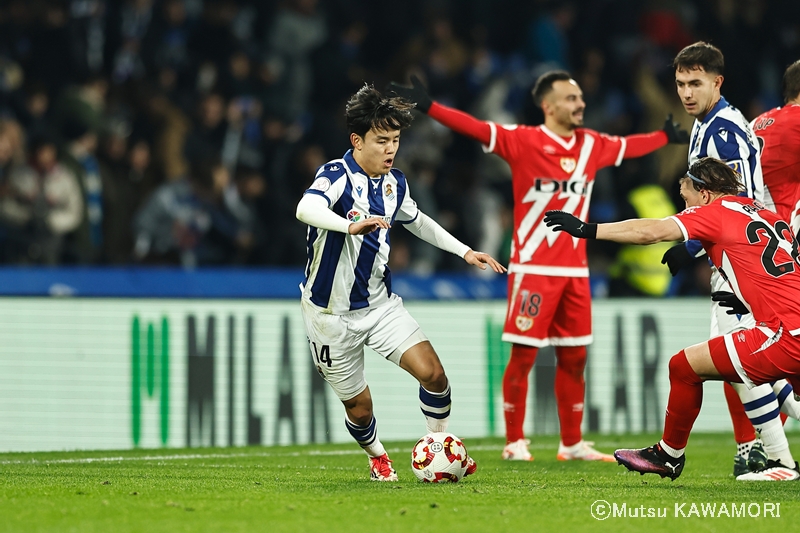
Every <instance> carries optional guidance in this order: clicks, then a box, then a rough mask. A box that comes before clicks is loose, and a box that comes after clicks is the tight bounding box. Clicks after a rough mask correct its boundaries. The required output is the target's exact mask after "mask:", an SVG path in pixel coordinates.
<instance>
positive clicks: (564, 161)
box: [561, 157, 576, 174]
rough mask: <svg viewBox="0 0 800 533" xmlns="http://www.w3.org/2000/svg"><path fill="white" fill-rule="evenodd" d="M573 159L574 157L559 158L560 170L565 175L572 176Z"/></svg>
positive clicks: (573, 168)
mask: <svg viewBox="0 0 800 533" xmlns="http://www.w3.org/2000/svg"><path fill="white" fill-rule="evenodd" d="M575 164H576V163H575V158H574V157H562V158H561V168H562V169H564V172H566V173H567V174H572V172H573V171H574V170H575Z"/></svg>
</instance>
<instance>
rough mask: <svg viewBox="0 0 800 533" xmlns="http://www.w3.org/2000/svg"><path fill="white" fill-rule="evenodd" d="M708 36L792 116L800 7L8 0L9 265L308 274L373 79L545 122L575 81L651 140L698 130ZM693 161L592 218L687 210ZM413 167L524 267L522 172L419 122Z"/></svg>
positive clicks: (661, 167) (610, 255) (614, 284)
mask: <svg viewBox="0 0 800 533" xmlns="http://www.w3.org/2000/svg"><path fill="white" fill-rule="evenodd" d="M700 39H703V40H709V41H711V42H712V43H713V44H715V45H716V46H718V47H719V48H720V49H721V50H722V51H723V53H724V54H725V59H726V72H725V82H724V85H723V90H722V93H723V95H724V96H725V97H726V98H727V99H728V100H729V101H730V102H731V103H732V104H733V105H735V106H737V107H739V108H740V109H741V110H742V112H743V113H744V114H745V116H747V117H748V118H749V119H752V118H754V117H755V116H756V115H757V114H759V113H760V112H762V111H764V110H766V109H768V108H771V107H774V106H777V105H780V104H781V102H780V100H779V95H780V78H781V75H782V73H783V70H784V68H785V67H786V66H787V65H788V64H789V63H791V62H792V61H794V60H797V59H798V58H800V2H790V1H788V0H786V1H783V2H777V1H772V2H770V1H764V0H762V1H758V0H669V1H666V0H594V1H583V2H578V1H575V2H570V1H567V0H562V1H558V2H551V1H544V0H538V1H536V0H527V1H523V0H492V1H489V0H408V1H404V2H399V3H398V2H370V1H367V0H285V1H280V2H279V1H269V0H116V1H110V0H107V1H106V0H5V1H4V2H2V3H0V262H1V263H3V264H45V265H64V264H100V265H124V264H151V265H152V264H157V265H182V266H184V267H187V268H193V267H202V266H204V265H234V264H235V265H274V266H301V265H303V264H304V262H305V259H306V251H305V227H304V226H303V225H302V224H300V223H299V222H297V221H296V219H295V216H294V210H295V206H296V204H297V201H298V200H299V198H300V196H301V195H302V193H303V191H304V190H305V188H306V187H307V186H308V184H310V183H311V181H312V178H313V175H314V172H315V170H316V169H317V167H318V166H319V165H321V164H323V163H324V162H326V161H327V160H329V159H333V158H337V157H341V155H342V154H343V153H344V152H345V151H346V150H347V149H348V148H349V137H348V134H347V131H346V128H345V126H344V116H343V115H344V104H345V102H346V100H347V98H348V97H349V96H350V95H351V94H352V93H354V92H355V91H356V90H358V88H359V87H361V86H362V85H363V84H364V83H365V82H369V83H373V84H374V85H375V86H376V87H378V88H379V89H382V88H383V87H384V86H385V85H386V83H388V82H389V81H392V80H394V81H406V80H407V79H408V76H409V75H410V74H418V75H419V76H420V77H421V78H422V79H423V80H424V81H425V83H426V84H427V85H428V87H429V89H430V92H431V94H432V96H433V97H434V98H435V99H437V100H439V101H441V102H443V103H446V104H448V105H452V106H454V107H457V108H459V109H463V110H465V111H468V112H470V113H472V114H474V115H475V116H477V117H479V118H482V119H486V120H493V121H496V122H499V123H531V124H536V123H539V122H541V120H542V117H541V112H540V111H538V110H537V109H536V107H535V106H534V105H533V102H532V101H531V98H530V89H531V87H532V85H533V82H534V81H535V79H536V77H537V76H538V75H539V74H541V73H542V72H544V71H546V70H549V69H552V68H564V69H567V70H569V71H570V72H572V73H573V75H574V77H575V79H576V80H577V81H578V82H579V84H580V85H581V87H582V89H583V92H584V98H585V100H586V103H587V110H586V114H585V120H586V124H585V125H586V126H587V127H589V128H593V129H596V130H599V131H603V132H608V133H612V134H619V135H624V134H630V133H635V132H645V131H652V130H655V129H659V128H661V127H662V126H663V123H664V119H665V118H666V116H667V115H668V114H669V113H672V114H673V115H674V116H675V118H676V119H677V120H678V121H680V122H681V123H682V124H683V126H684V127H686V128H689V127H690V126H691V120H690V119H689V118H688V117H687V116H686V115H685V113H684V111H683V108H682V106H681V105H680V102H679V100H678V97H677V95H676V93H675V90H674V72H673V70H672V68H671V61H672V58H673V57H674V55H675V54H676V53H677V52H678V51H679V50H680V49H681V48H682V47H684V46H685V45H687V44H690V43H692V42H694V41H696V40H700ZM685 165H686V147H682V146H673V145H670V146H668V147H667V148H664V149H662V150H659V151H658V152H657V153H655V154H653V155H651V156H648V157H645V158H642V159H636V160H629V161H626V162H625V163H624V164H623V165H622V166H620V167H619V168H612V169H606V170H604V171H602V172H600V173H599V174H598V177H597V183H596V185H595V188H594V192H593V195H594V196H593V200H592V210H591V213H590V217H591V219H592V220H594V221H597V222H603V221H612V220H619V219H621V218H627V217H629V216H635V215H637V214H638V215H642V214H643V213H642V212H641V209H639V208H638V207H637V202H636V201H634V199H635V195H636V193H637V192H641V191H642V190H645V191H650V192H648V193H647V194H649V195H650V196H648V197H650V198H656V201H657V202H661V207H662V210H663V209H668V210H672V211H673V212H674V211H677V210H679V209H680V208H681V207H682V205H681V203H680V198H679V197H678V195H677V186H676V180H677V178H678V177H679V176H680V175H681V174H682V173H683V171H685ZM396 166H397V167H398V168H400V169H402V170H404V171H405V172H406V174H407V175H408V176H409V180H410V190H411V193H412V196H413V197H414V198H415V199H416V200H417V202H418V203H419V205H420V208H421V209H422V210H423V211H425V212H426V213H428V214H429V215H431V216H432V217H433V218H434V219H436V220H438V221H439V222H440V223H441V224H442V225H443V226H444V227H445V228H447V229H448V230H449V231H451V232H452V233H453V234H454V235H456V236H457V237H458V238H459V239H461V240H462V241H464V242H466V243H468V244H470V245H471V246H472V247H473V248H475V249H480V250H483V251H486V252H490V253H492V254H494V255H495V256H497V257H500V258H503V261H504V262H506V261H507V258H508V246H509V242H510V240H509V234H510V231H511V223H512V217H511V208H512V200H511V187H510V181H509V171H508V167H507V166H506V164H505V163H504V162H503V161H502V160H500V159H499V158H497V157H495V156H487V155H484V154H483V153H482V151H481V148H480V146H479V145H478V143H476V142H474V141H471V140H468V139H465V138H461V137H459V136H457V135H454V134H453V133H451V132H449V130H447V129H445V128H443V127H442V126H439V125H437V124H436V123H434V122H433V121H431V120H429V119H427V117H425V116H423V115H418V116H417V120H415V123H414V125H413V126H412V128H411V129H410V130H409V131H407V132H405V133H404V134H403V138H402V143H401V149H400V154H399V157H398V159H397V161H396ZM643 187H644V189H643ZM653 187H655V188H656V189H653ZM653 190H658V191H661V192H660V194H661V196H659V195H658V194H656V195H655V196H653V195H652V191H653ZM592 244H593V246H591V247H590V266H591V269H592V275H593V278H594V279H597V280H600V283H598V284H595V285H596V286H595V288H594V290H595V293H596V295H597V296H603V295H605V294H611V295H618V294H647V293H649V292H652V291H649V290H646V289H645V290H643V288H642V287H636V286H631V284H630V283H629V282H628V280H627V276H626V271H627V270H628V269H629V267H630V265H627V264H626V261H635V260H636V259H635V258H629V257H627V255H626V253H625V250H624V249H620V248H619V247H617V246H615V245H612V244H602V245H600V244H598V243H592ZM392 245H393V253H392V259H391V260H392V265H391V268H392V270H394V271H410V272H415V273H420V274H427V273H431V272H438V271H452V270H458V269H461V268H463V262H462V261H459V260H458V258H455V257H451V256H449V255H447V254H444V253H441V252H439V251H438V250H436V249H434V248H432V247H430V246H429V245H426V244H424V243H421V242H418V241H417V240H416V239H413V238H409V236H408V235H407V234H405V233H404V230H402V229H395V230H394V231H393V234H392ZM661 268H662V269H664V267H661ZM700 270H701V269H698V271H700ZM705 270H708V269H707V268H706V269H705ZM705 287H707V284H706V283H704V282H700V281H697V280H693V279H686V280H684V281H683V282H681V283H672V284H671V285H670V288H669V289H663V288H662V289H663V290H662V289H659V290H660V291H661V292H662V293H664V292H667V291H670V292H672V293H676V292H677V293H681V294H690V293H692V292H693V291H702V290H706V289H705ZM656 292H658V291H656Z"/></svg>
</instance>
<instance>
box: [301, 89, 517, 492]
mask: <svg viewBox="0 0 800 533" xmlns="http://www.w3.org/2000/svg"><path fill="white" fill-rule="evenodd" d="M412 107H413V105H412V104H410V103H409V102H407V101H405V100H403V99H402V98H398V97H386V96H383V95H382V94H381V93H379V92H378V91H377V90H375V89H374V88H373V87H372V86H370V85H365V86H364V87H362V88H361V90H359V91H358V92H357V93H356V94H355V95H353V96H352V97H351V98H350V100H349V101H348V102H347V108H346V113H345V117H346V121H347V127H348V129H349V131H350V142H351V144H352V145H353V148H352V149H351V150H348V151H347V153H345V154H344V157H342V158H341V159H335V160H333V161H330V162H328V163H326V164H324V165H322V166H321V167H320V168H319V170H317V173H316V176H315V177H314V182H313V183H312V184H311V186H310V187H309V188H308V189H307V190H306V193H305V195H304V196H303V198H302V199H301V200H300V202H299V203H298V205H297V218H298V219H299V220H300V221H302V222H305V223H306V224H308V264H307V266H306V277H305V280H304V281H303V283H302V285H301V289H302V291H303V296H302V299H301V304H302V313H303V321H304V323H305V327H306V333H307V335H308V342H309V347H310V348H311V356H312V358H313V360H314V364H315V365H316V367H317V370H318V371H319V373H320V375H321V376H322V377H323V378H324V379H325V380H326V381H327V382H328V383H329V384H330V385H331V387H332V388H333V390H334V392H335V393H336V395H337V396H338V397H339V399H340V400H341V401H342V403H343V404H344V408H345V412H346V417H345V425H346V427H347V430H348V431H349V432H350V434H351V435H352V436H353V438H354V439H355V440H356V442H358V444H359V445H360V446H361V447H362V448H363V449H364V451H365V452H366V453H367V455H368V456H369V458H370V459H369V462H370V478H371V479H373V480H376V481H397V473H396V472H395V470H394V468H392V461H391V460H390V459H389V456H388V454H387V453H386V450H385V449H384V447H383V444H381V441H380V439H379V438H378V431H377V425H376V421H375V417H374V416H373V414H372V396H371V394H370V390H369V387H368V386H367V382H366V380H365V377H364V346H369V347H370V348H372V349H373V350H375V351H376V352H377V353H379V354H380V355H381V356H383V357H384V358H386V359H387V360H389V361H391V362H392V363H394V364H396V365H398V366H399V367H400V368H402V369H403V370H405V371H406V372H408V373H409V374H411V375H412V376H414V378H416V379H417V381H419V384H420V386H419V401H420V409H421V410H422V413H423V415H425V420H426V424H427V429H428V432H431V433H434V432H440V431H445V430H446V429H447V424H448V419H449V416H450V383H449V382H448V380H447V376H446V374H445V372H444V368H443V367H442V364H441V362H440V361H439V357H438V356H437V355H436V352H435V351H434V349H433V347H432V346H431V343H430V342H429V341H428V338H427V337H426V336H425V334H424V333H423V332H422V331H421V330H420V327H419V324H417V322H416V321H415V320H414V319H413V318H412V317H411V315H410V314H409V313H408V311H406V309H405V308H404V307H403V301H402V299H401V298H400V297H399V296H397V295H396V294H394V293H393V292H392V283H391V272H390V271H389V267H388V266H387V263H388V262H389V228H390V227H391V225H392V224H393V223H395V222H397V223H400V224H405V226H406V228H407V229H408V230H409V231H410V232H411V233H413V234H414V235H416V236H417V237H419V238H420V239H422V240H424V241H426V242H429V243H431V244H433V245H434V246H436V247H438V248H441V249H442V250H445V251H448V252H451V253H454V254H456V255H458V256H460V257H463V258H464V261H466V262H467V263H469V264H470V265H475V266H477V267H479V268H481V269H486V266H487V265H488V266H489V267H491V268H492V269H493V270H494V271H495V272H498V273H502V272H505V270H506V269H505V268H504V267H503V266H502V265H500V264H499V263H498V262H497V261H495V260H494V259H493V258H492V257H490V256H489V255H488V254H484V253H481V252H474V251H472V250H471V249H470V248H469V246H467V245H465V244H462V243H461V242H459V241H458V240H457V239H456V238H455V237H453V236H452V235H450V234H449V233H448V232H447V231H445V230H444V229H443V228H442V227H441V226H439V225H438V224H437V223H436V222H434V221H433V220H432V219H430V218H428V217H427V216H426V215H425V214H424V213H422V212H421V211H419V209H417V204H416V202H414V200H412V199H411V196H410V194H409V189H408V182H407V181H406V177H405V175H404V174H403V173H402V172H400V171H399V170H397V169H394V168H392V166H393V163H394V158H395V156H396V155H397V149H398V147H399V146H400V131H401V130H403V129H405V128H407V127H409V126H410V125H411V120H412V115H411V112H410V110H411V108H412ZM476 468H477V466H476V465H475V462H474V461H472V459H471V458H470V459H469V465H468V468H467V475H468V474H472V473H474V472H475V469H476Z"/></svg>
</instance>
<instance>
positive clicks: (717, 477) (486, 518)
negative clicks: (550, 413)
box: [0, 434, 800, 533]
mask: <svg viewBox="0 0 800 533" xmlns="http://www.w3.org/2000/svg"><path fill="white" fill-rule="evenodd" d="M657 438H658V437H657V436H656V435H637V436H596V437H595V440H596V443H597V447H598V448H599V449H601V450H604V451H611V450H612V449H614V448H617V447H638V446H646V445H650V444H652V443H653V442H655V441H656V440H657ZM796 441H797V436H795V435H794V434H792V435H790V442H792V443H793V444H796ZM465 444H466V446H467V448H468V450H469V451H470V454H471V455H472V456H473V457H475V459H476V460H477V461H478V465H479V469H478V472H477V474H475V475H474V476H471V477H469V478H467V479H465V480H464V481H463V482H461V483H458V484H444V485H429V484H423V483H420V482H417V481H416V478H415V477H414V475H413V474H412V472H411V469H410V466H409V462H408V461H409V457H410V450H411V446H412V443H411V442H399V443H397V442H395V443H387V449H388V450H389V452H390V455H391V457H392V458H393V459H394V461H395V468H396V469H397V471H398V475H399V476H400V481H399V482H397V483H376V482H370V481H369V475H368V469H367V459H366V456H365V455H364V454H363V452H361V450H360V449H358V448H357V446H356V445H355V444H336V445H309V446H292V447H253V448H213V449H209V448H193V449H189V450H174V449H168V450H167V449H161V450H135V451H124V452H107V451H103V452H62V453H31V454H21V453H19V454H0V532H6V531H14V532H17V531H20V532H23V531H24V532H36V531H54V532H56V531H57V532H70V531H74V532H95V531H96V532H104V533H107V532H158V531H169V532H182V531H187V532H188V531H191V532H197V531H223V532H239V531H241V532H253V531H265V532H268V533H278V532H283V531H297V532H306V531H308V532H320V533H323V532H340V531H341V532H384V531H389V532H392V531H403V532H405V531H421V532H435V531H450V532H455V533H461V532H473V531H474V532H501V531H510V532H526V531H556V532H559V533H561V532H564V533H566V532H567V531H671V532H677V531H720V532H732V531H759V532H761V531H784V532H785V531H791V530H795V529H796V527H797V524H798V521H799V520H800V483H798V482H781V483H778V482H776V483H743V482H736V481H735V480H734V479H733V477H732V476H731V468H732V455H733V453H734V445H733V441H732V438H731V436H730V434H714V435H711V434H696V435H693V436H692V438H691V440H690V442H689V449H688V454H687V458H688V459H687V465H686V470H685V471H684V474H683V475H682V476H681V477H680V478H679V479H678V480H677V481H675V482H672V481H670V480H668V479H661V478H659V477H657V476H653V475H647V476H640V475H639V474H635V473H630V472H627V471H626V470H625V469H624V468H623V467H621V466H617V465H615V464H612V463H581V462H568V463H563V462H559V461H556V459H555V455H556V447H557V437H541V438H536V439H535V442H534V443H533V444H532V446H531V449H532V452H533V454H534V456H535V457H536V460H535V461H533V462H530V463H520V462H505V461H502V460H501V459H500V450H501V449H502V442H501V441H500V440H498V439H467V440H466V441H465ZM597 500H605V501H607V502H608V503H609V504H610V505H613V504H617V510H618V514H619V513H620V512H621V509H622V505H623V504H624V505H625V506H626V507H625V509H626V513H627V515H628V516H625V517H621V516H611V517H609V518H607V519H606V520H603V521H599V520H596V519H595V518H593V517H592V514H591V506H592V504H593V502H595V501H597ZM693 503H694V504H695V505H696V509H697V514H699V515H700V516H694V515H693V514H692V507H691V506H692V504H693ZM681 504H683V506H682V507H680V511H679V513H678V516H675V514H676V512H675V507H676V505H681ZM711 504H716V506H717V507H716V509H717V511H715V513H721V510H722V504H725V505H726V508H727V511H728V514H730V515H731V516H730V517H728V516H726V515H725V514H723V515H722V516H715V517H713V518H712V517H711V516H710V514H709V513H710V511H709V509H710V507H706V513H707V514H706V516H705V517H703V516H702V506H703V505H706V506H708V505H711ZM742 504H744V507H742ZM765 504H768V505H767V506H766V507H765ZM776 504H780V506H779V507H776V506H775V505H776ZM733 506H736V508H735V509H733ZM634 508H636V509H637V510H638V513H641V512H642V510H643V512H644V514H645V515H647V514H648V513H652V514H655V516H653V517H649V516H645V517H631V516H629V515H631V514H633V513H634V511H633V509H634ZM743 509H744V511H745V516H737V515H736V513H739V512H741V511H742V510H743ZM765 509H767V510H771V512H772V515H768V516H766V517H765V516H764V513H765ZM775 511H778V512H779V516H774V514H775ZM612 512H613V510H612ZM659 513H663V514H666V516H665V517H659V516H658V514H659ZM684 514H685V515H686V517H684V516H683V515H684ZM756 514H758V516H755V515H756Z"/></svg>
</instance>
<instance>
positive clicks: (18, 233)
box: [0, 136, 84, 265]
mask: <svg viewBox="0 0 800 533" xmlns="http://www.w3.org/2000/svg"><path fill="white" fill-rule="evenodd" d="M29 152H30V157H29V162H28V164H23V165H20V166H19V167H15V168H14V169H13V170H12V172H11V174H10V176H9V177H8V190H7V194H6V195H5V196H4V197H3V198H2V201H1V202H0V216H1V217H2V219H3V222H4V223H5V225H6V228H7V230H8V236H7V240H6V253H5V255H6V257H8V258H9V261H11V262H14V263H36V264H47V265H55V264H57V263H58V262H59V261H60V260H61V254H62V250H63V247H64V238H65V236H66V235H67V234H68V233H70V232H72V231H74V230H76V229H77V228H78V226H80V224H81V222H82V221H83V213H84V208H83V198H82V195H81V187H80V184H79V183H78V179H77V178H76V177H75V175H74V174H73V173H72V172H70V171H69V170H68V169H67V168H65V167H64V166H63V165H61V164H60V163H59V162H58V158H57V155H58V151H57V148H56V143H55V141H54V140H53V139H51V138H48V137H44V136H41V137H37V138H34V139H32V140H31V142H30V148H29Z"/></svg>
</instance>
